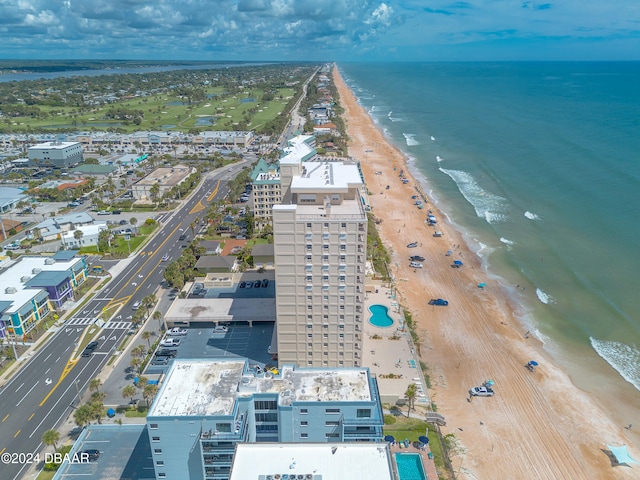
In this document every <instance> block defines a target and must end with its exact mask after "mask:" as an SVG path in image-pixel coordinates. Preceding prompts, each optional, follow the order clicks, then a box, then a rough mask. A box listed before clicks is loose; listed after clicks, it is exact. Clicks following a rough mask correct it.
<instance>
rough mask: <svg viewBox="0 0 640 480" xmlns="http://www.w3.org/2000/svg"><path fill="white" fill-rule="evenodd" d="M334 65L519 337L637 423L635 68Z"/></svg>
mask: <svg viewBox="0 0 640 480" xmlns="http://www.w3.org/2000/svg"><path fill="white" fill-rule="evenodd" d="M338 68H339V70H340V73H341V75H342V77H343V78H344V80H345V82H346V83H347V85H349V87H350V88H351V89H352V90H353V92H354V93H355V95H356V96H357V97H358V99H359V102H360V104H361V105H362V106H363V107H364V108H365V109H366V110H367V111H368V112H369V114H370V115H371V117H372V118H373V119H374V121H375V122H376V123H377V125H378V126H379V128H381V129H382V130H383V131H384V133H385V135H386V136H387V138H388V139H389V140H390V141H391V142H392V143H393V144H394V145H396V146H397V147H398V148H400V149H401V150H402V151H403V152H404V153H405V154H406V155H407V157H408V158H409V159H410V162H409V163H410V166H411V169H412V171H413V173H414V174H415V175H416V176H417V178H418V179H419V180H420V181H421V183H423V186H424V188H425V191H426V192H427V193H428V194H430V195H431V197H432V199H433V200H434V202H435V203H436V205H437V206H438V208H440V209H441V210H442V211H443V212H444V213H445V214H446V215H447V217H448V219H449V221H450V222H451V223H452V224H454V225H455V226H456V227H457V228H458V229H459V230H460V231H462V232H463V233H464V236H465V240H466V241H467V243H468V244H469V246H470V247H471V248H472V250H474V251H476V252H477V254H478V255H479V256H480V257H481V259H482V261H483V265H484V266H485V271H486V273H487V276H488V278H489V279H491V280H495V281H497V282H499V283H500V285H501V286H502V287H503V288H505V289H506V290H507V292H508V293H509V295H510V297H511V298H512V299H513V304H514V305H516V315H517V317H518V318H519V320H520V321H521V322H522V328H523V332H525V331H526V330H531V332H533V333H534V334H535V335H536V336H537V337H538V338H539V339H540V340H541V341H542V342H544V348H545V349H546V351H547V352H549V354H550V355H552V356H553V357H554V359H555V360H556V361H557V362H558V364H559V365H560V366H561V367H563V368H564V369H565V370H566V371H567V372H568V373H569V374H570V375H571V377H572V379H573V381H574V382H575V383H576V385H577V386H578V387H580V388H582V389H584V390H586V391H589V392H591V393H594V394H595V395H596V397H599V398H600V400H601V401H602V402H603V403H604V404H605V407H607V408H609V409H610V410H612V411H616V412H617V413H618V414H619V415H620V416H624V415H636V414H638V410H637V408H638V405H640V294H639V292H638V286H640V268H639V267H640V249H639V248H638V245H639V244H640V200H639V198H640V196H639V193H640V63H637V62H629V63H615V62H593V63H590V62H566V63H562V62H549V63H541V62H505V63H388V64H384V63H382V64H381V63H375V64H366V63H358V64H356V63H353V64H350V63H345V64H342V63H341V64H339V65H338ZM541 367H542V366H541Z"/></svg>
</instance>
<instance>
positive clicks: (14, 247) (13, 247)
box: [4, 243, 22, 250]
mask: <svg viewBox="0 0 640 480" xmlns="http://www.w3.org/2000/svg"><path fill="white" fill-rule="evenodd" d="M4 248H5V250H20V248H22V247H20V244H18V243H10V244H9V245H5V246H4Z"/></svg>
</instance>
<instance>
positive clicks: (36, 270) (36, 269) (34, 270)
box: [31, 268, 42, 275]
mask: <svg viewBox="0 0 640 480" xmlns="http://www.w3.org/2000/svg"><path fill="white" fill-rule="evenodd" d="M41 271H42V269H41V268H34V269H33V270H31V273H33V274H34V275H37V274H39V273H40V272H41Z"/></svg>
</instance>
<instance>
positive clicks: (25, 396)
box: [16, 382, 38, 407]
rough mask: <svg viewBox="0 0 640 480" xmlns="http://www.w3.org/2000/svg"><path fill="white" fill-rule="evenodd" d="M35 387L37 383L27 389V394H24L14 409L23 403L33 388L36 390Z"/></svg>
mask: <svg viewBox="0 0 640 480" xmlns="http://www.w3.org/2000/svg"><path fill="white" fill-rule="evenodd" d="M37 386H38V382H36V383H34V385H33V387H31V388H30V389H29V391H28V392H27V393H25V395H24V397H22V398H21V399H20V401H19V402H18V403H17V405H16V407H19V406H20V404H21V403H22V401H23V400H24V399H25V398H27V396H28V395H29V394H30V393H31V391H32V390H33V389H34V388H36V387H37Z"/></svg>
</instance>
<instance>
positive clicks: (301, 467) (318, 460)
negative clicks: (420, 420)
mask: <svg viewBox="0 0 640 480" xmlns="http://www.w3.org/2000/svg"><path fill="white" fill-rule="evenodd" d="M283 478H288V479H295V480H298V479H302V480H335V479H340V480H362V479H366V480H393V479H394V478H395V477H394V474H393V466H392V461H391V453H390V451H389V447H388V446H387V444H380V443H375V444H370V443H367V444H364V443H301V444H291V443H239V444H238V445H237V447H236V453H235V456H234V459H233V465H232V467H231V475H230V477H229V480H260V479H262V480H275V479H279V480H282V479H283Z"/></svg>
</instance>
